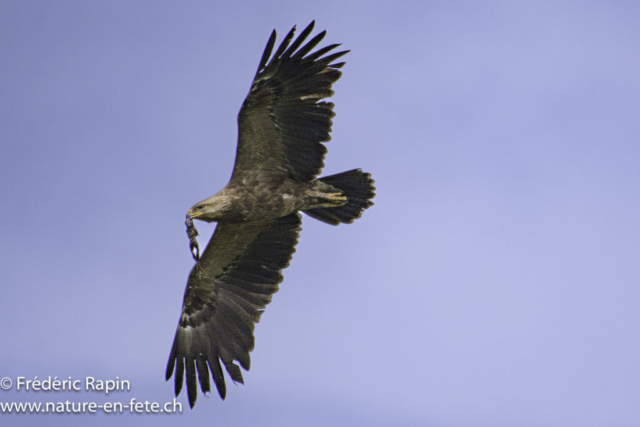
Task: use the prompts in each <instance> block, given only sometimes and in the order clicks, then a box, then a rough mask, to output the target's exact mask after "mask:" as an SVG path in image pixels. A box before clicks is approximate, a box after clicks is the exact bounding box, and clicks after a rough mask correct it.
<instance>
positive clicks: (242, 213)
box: [166, 22, 375, 407]
mask: <svg viewBox="0 0 640 427" xmlns="http://www.w3.org/2000/svg"><path fill="white" fill-rule="evenodd" d="M313 26H314V23H313V22H312V23H311V24H310V25H309V26H308V27H307V28H306V29H305V30H304V31H302V33H301V34H300V35H299V36H298V38H297V39H295V40H294V32H295V27H294V28H293V29H292V30H291V31H290V32H289V33H288V34H287V36H286V37H285V39H284V41H283V42H282V43H281V45H280V46H279V47H278V49H277V51H276V52H275V54H274V55H273V56H271V53H272V50H273V48H274V46H275V41H276V32H275V30H274V31H273V33H272V34H271V37H270V38H269V42H268V43H267V47H266V49H265V51H264V54H263V55H262V59H261V60H260V65H259V66H258V71H257V73H256V76H255V78H254V80H253V83H252V85H251V90H250V91H249V95H248V96H247V98H246V99H245V101H244V103H243V105H242V108H241V110H240V114H239V115H238V148H237V153H236V162H235V166H234V169H233V174H232V176H231V180H230V181H229V183H228V184H227V186H226V187H225V188H223V189H222V190H221V191H220V192H218V193H217V194H215V195H214V196H212V197H209V198H208V199H205V200H203V201H201V202H199V203H196V204H195V205H194V206H193V207H192V208H191V209H190V210H189V212H188V214H187V231H188V234H189V238H190V246H191V250H192V253H193V256H194V259H195V260H196V264H195V265H194V267H193V269H192V270H191V273H190V274H189V278H188V281H187V288H186V290H185V295H184V302H183V307H182V315H181V317H180V322H179V324H178V329H177V331H176V336H175V339H174V342H173V346H172V348H171V354H170V356H169V363H168V365H167V372H166V378H167V380H169V379H170V378H171V376H172V375H173V374H174V371H175V393H176V396H177V395H178V394H179V393H180V391H181V389H182V386H183V382H184V375H185V372H186V383H187V395H188V398H189V404H190V405H191V407H193V405H194V404H195V402H196V398H197V384H198V382H199V383H200V387H201V389H202V391H203V392H204V393H206V392H209V391H211V386H210V381H209V377H210V376H211V377H212V378H213V380H214V383H215V386H216V388H217V390H218V393H219V394H220V396H221V397H222V398H223V399H224V398H225V395H226V386H225V379H224V374H223V370H222V366H224V367H225V370H226V371H227V373H228V374H229V376H230V377H231V379H232V380H233V381H234V382H239V383H243V378H242V373H241V371H240V367H239V366H238V365H236V364H235V363H234V362H235V361H237V362H238V363H239V364H240V366H241V367H242V368H244V369H245V370H249V368H250V364H251V360H250V357H249V352H251V350H253V347H254V336H253V329H254V325H255V323H256V322H258V321H259V320H260V316H261V314H262V312H263V310H264V308H265V307H266V306H267V304H269V302H270V301H271V297H272V295H273V294H274V293H275V292H276V291H277V290H278V284H279V283H280V282H282V274H281V271H282V269H284V268H286V267H287V266H288V265H289V261H290V260H291V256H292V254H293V253H294V252H295V245H296V243H297V241H298V235H299V233H300V229H301V227H300V224H301V216H300V214H299V211H302V212H305V213H307V214H308V215H310V216H312V217H314V218H316V219H319V220H320V221H323V222H326V223H328V224H332V225H338V224H340V223H351V222H353V221H354V220H355V219H357V218H359V217H360V215H361V214H362V212H363V211H364V210H365V209H367V208H368V207H369V206H371V205H372V204H373V203H372V202H371V199H372V198H373V197H374V195H375V193H374V191H375V188H374V186H373V180H372V179H371V177H370V175H369V174H367V173H363V172H362V171H361V170H359V169H354V170H352V171H349V172H343V173H341V174H337V175H332V176H328V177H324V178H320V179H316V178H317V176H318V174H319V173H320V171H321V169H322V167H323V166H324V163H323V160H324V155H325V153H326V151H327V150H326V148H325V146H324V145H323V143H324V142H327V141H329V140H330V135H329V134H330V132H331V124H332V122H331V119H332V118H333V117H334V113H333V104H332V103H330V102H322V99H324V98H328V97H331V96H332V95H333V91H332V90H331V86H332V85H333V83H335V82H336V81H337V80H338V79H339V78H340V75H341V73H340V71H339V68H341V67H342V66H343V65H344V62H339V63H335V62H334V61H335V60H336V59H338V58H339V57H341V56H342V55H344V54H346V53H347V51H342V52H337V53H332V54H329V52H330V51H332V50H333V49H335V48H336V47H337V46H339V45H337V44H334V45H330V46H327V47H325V48H322V49H318V50H317V51H315V52H313V53H311V51H312V50H313V49H314V48H315V47H316V46H317V45H318V43H319V42H320V41H321V40H322V39H323V37H324V36H325V32H324V31H323V32H321V33H320V34H318V35H316V36H315V37H313V38H312V39H311V40H310V41H309V42H308V43H307V44H306V45H304V46H303V43H304V41H305V40H306V38H307V37H308V36H309V34H310V33H311V31H312V30H313ZM194 218H197V219H200V220H203V221H207V222H212V221H216V222H218V225H217V227H216V230H215V232H214V234H213V237H212V238H211V240H210V241H209V244H208V245H207V247H206V249H205V250H204V252H203V253H202V254H201V255H200V253H199V248H198V245H197V241H196V236H197V230H195V227H194V226H193V223H192V219H194ZM220 362H222V364H221V363H220ZM196 376H197V378H196Z"/></svg>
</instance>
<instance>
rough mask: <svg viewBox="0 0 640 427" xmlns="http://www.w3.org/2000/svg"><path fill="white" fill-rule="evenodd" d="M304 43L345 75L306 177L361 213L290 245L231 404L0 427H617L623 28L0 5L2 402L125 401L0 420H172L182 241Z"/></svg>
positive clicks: (632, 298)
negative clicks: (58, 388)
mask: <svg viewBox="0 0 640 427" xmlns="http://www.w3.org/2000/svg"><path fill="white" fill-rule="evenodd" d="M313 19H315V20H316V21H317V25H316V31H315V32H314V34H315V33H317V32H318V31H320V30H322V29H326V30H327V32H328V35H327V37H326V38H325V44H330V43H336V42H341V43H344V47H345V48H346V49H351V50H352V52H351V53H350V54H349V55H348V56H347V57H346V61H347V65H346V66H345V68H344V74H343V77H342V79H341V80H340V81H338V83H337V84H336V85H335V86H334V89H335V90H336V95H335V96H334V98H333V102H335V104H336V107H335V111H336V113H337V117H336V118H335V120H334V126H333V140H332V141H331V142H330V143H329V144H328V148H329V153H328V156H327V159H326V165H327V166H326V168H325V174H332V173H337V172H341V171H344V170H348V169H352V168H356V167H361V168H363V169H364V170H366V171H368V172H371V173H372V175H373V177H374V178H375V179H376V186H377V189H378V190H377V196H376V198H375V203H376V204H375V206H373V207H372V208H371V209H370V210H368V211H367V212H366V213H365V214H364V216H363V217H362V218H361V219H360V220H358V221H357V222H356V223H354V224H352V225H342V226H339V227H331V226H327V225H325V224H322V223H320V222H318V221H315V220H313V219H311V218H308V217H306V218H305V219H304V224H303V228H304V230H303V232H302V235H301V239H300V243H299V245H298V250H297V252H296V254H295V255H294V257H293V261H292V263H291V266H290V267H289V268H288V269H286V270H285V271H284V277H285V280H284V282H283V284H282V285H281V287H280V291H279V292H278V293H277V294H276V295H275V297H274V299H273V302H272V303H271V305H269V307H268V308H267V310H266V313H265V315H264V316H263V317H262V320H261V322H260V323H259V324H258V325H257V326H256V331H255V332H256V348H255V350H254V352H253V353H252V366H251V371H250V372H248V373H245V383H246V385H244V386H242V385H239V386H234V385H233V384H230V385H229V386H228V395H227V399H226V401H224V402H222V401H221V400H220V399H219V398H218V396H217V395H215V394H212V395H210V396H209V398H205V397H203V396H202V395H200V396H199V399H198V402H197V405H196V407H195V409H194V410H190V409H189V408H188V403H187V400H186V396H185V395H184V394H183V395H181V396H180V398H179V401H180V402H182V404H183V413H182V414H174V415H166V414H162V415H151V414H143V415H130V414H111V415H106V414H103V413H98V414H94V415H88V414H85V415H46V416H45V415H13V416H9V415H5V414H0V423H1V424H2V425H9V424H11V425H14V426H41V425H45V424H46V425H51V426H57V425H65V426H67V425H71V426H75V425H82V426H93V425H113V424H117V425H121V426H134V425H135V426H139V425H154V426H169V425H177V424H181V425H211V426H245V425H256V424H258V423H259V424H260V425H264V426H276V425H277V426H328V425H333V426H354V425H358V426H388V425H394V426H417V425H420V426H456V427H458V426H473V427H477V426H493V427H494V426H505V427H506V426H569V425H574V426H578V425H579V426H637V425H638V424H637V423H638V420H640V404H639V402H640V363H638V361H639V360H640V345H639V343H638V338H639V335H640V315H639V313H640V226H639V219H640V167H639V165H638V164H639V161H640V120H639V116H640V114H639V113H640V55H639V51H638V46H639V41H640V26H639V25H638V22H640V6H639V5H638V3H637V2H632V1H593V2H573V1H549V2H546V1H536V2H516V1H485V2H480V1H468V2H464V1H463V2H459V1H447V2H430V1H424V2H417V1H416V2H401V1H394V2H365V1H357V2H356V1H344V0H336V1H333V0H330V1H322V2H306V3H303V2H300V1H268V2H263V1H252V2H229V1H188V2H179V1H171V2H169V1H109V2H107V1H73V2H72V1H56V2H53V1H17V0H1V1H0V56H1V60H0V62H1V65H0V144H1V151H0V196H1V200H2V209H0V236H1V237H0V266H1V268H0V322H1V324H2V327H1V328H0V343H1V344H0V346H1V347H0V377H9V378H11V379H12V380H13V381H14V384H15V381H16V378H17V377H18V376H24V377H26V378H28V379H33V378H34V377H36V376H37V377H38V379H46V378H47V377H49V376H51V377H55V376H57V377H58V378H59V379H67V378H68V377H72V379H81V380H83V381H84V378H85V377H87V376H92V377H95V378H96V379H102V380H107V379H115V378H116V377H118V378H120V379H125V380H128V381H130V382H131V385H132V390H131V391H129V392H113V393H111V394H109V395H108V396H105V395H104V394H103V393H99V392H84V391H83V392H76V393H73V392H48V393H47V392H39V393H37V392H24V391H21V392H17V391H16V390H15V386H14V387H13V388H12V389H11V390H10V391H4V390H0V401H2V402H12V401H15V402H21V401H25V402H26V401H43V402H44V401H65V400H70V401H77V402H81V401H87V402H90V401H95V402H98V403H101V402H107V401H110V402H122V403H124V404H126V403H128V402H129V401H130V400H131V398H136V399H137V400H138V401H145V400H148V401H156V402H159V403H161V404H164V403H165V402H167V401H171V399H172V397H173V384H172V383H165V381H164V371H165V366H166V361H167V358H168V355H169V350H170V346H171V343H172V340H173V336H174V332H175V328H176V325H177V321H178V317H179V313H180V308H181V303H182V297H183V292H184V286H185V282H186V277H187V273H188V271H189V269H190V268H191V266H192V259H191V255H190V254H189V250H188V240H187V236H186V234H185V228H184V215H185V213H186V211H187V209H188V208H189V207H190V206H191V205H192V204H193V203H195V202H197V201H199V200H201V199H203V198H205V197H208V196H210V195H212V194H213V193H215V192H216V191H218V190H219V189H220V188H222V187H223V186H224V185H225V184H226V183H227V180H228V178H229V176H230V174H231V170H232V166H233V160H234V156H235V149H236V137H237V129H236V115H237V113H238V110H239V108H240V105H241V103H242V101H243V100H244V97H245V96H246V94H247V91H248V89H249V86H250V83H251V79H252V78H253V76H254V73H255V71H256V67H257V66H258V62H259V60H260V56H261V54H262V51H263V49H264V46H265V44H266V42H267V39H268V37H269V34H270V32H271V30H272V29H273V28H276V29H277V31H278V34H279V40H280V38H281V37H282V36H283V35H284V34H286V32H287V31H288V30H289V29H290V28H291V27H292V26H293V25H294V24H297V25H298V28H299V30H301V29H302V28H304V27H305V26H306V25H307V24H308V23H309V22H310V21H311V20H313ZM198 228H199V230H200V233H201V237H200V244H201V246H203V247H204V245H205V244H206V242H207V240H208V238H209V235H210V233H211V232H212V230H213V226H209V225H205V224H202V223H198ZM229 382H230V381H229ZM7 423H9V424H7Z"/></svg>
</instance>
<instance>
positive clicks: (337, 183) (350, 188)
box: [303, 169, 376, 225]
mask: <svg viewBox="0 0 640 427" xmlns="http://www.w3.org/2000/svg"><path fill="white" fill-rule="evenodd" d="M318 181H321V182H323V183H325V184H329V185H331V186H332V187H334V188H337V189H338V190H340V191H341V192H342V195H344V196H346V197H347V202H346V203H345V204H343V205H341V206H333V207H327V208H319V209H307V210H304V211H303V212H304V213H306V214H307V215H309V216H312V217H314V218H315V219H317V220H320V221H322V222H326V223H327V224H331V225H338V224H340V223H343V224H350V223H352V222H353V221H355V220H356V219H358V218H360V216H361V215H362V212H364V210H365V209H367V208H368V207H369V206H371V205H373V202H372V201H371V199H373V197H374V196H375V195H376V193H375V190H376V187H374V186H373V183H374V181H373V179H371V175H370V174H368V173H365V172H362V170H361V169H354V170H350V171H348V172H342V173H339V174H336V175H331V176H325V177H324V178H319V179H318Z"/></svg>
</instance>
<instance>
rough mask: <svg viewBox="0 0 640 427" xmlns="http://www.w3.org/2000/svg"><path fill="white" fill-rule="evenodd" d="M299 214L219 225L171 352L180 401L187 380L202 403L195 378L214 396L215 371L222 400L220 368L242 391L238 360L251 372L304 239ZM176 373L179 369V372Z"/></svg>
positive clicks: (194, 274)
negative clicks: (263, 321)
mask: <svg viewBox="0 0 640 427" xmlns="http://www.w3.org/2000/svg"><path fill="white" fill-rule="evenodd" d="M300 224H301V219H300V214H298V213H293V214H291V215H287V216H285V217H282V218H278V219H276V220H272V221H268V222H237V223H222V224H218V226H217V227H216V231H215V233H214V234H213V237H212V238H211V240H210V241H209V244H208V245H207V248H206V249H205V251H204V252H203V254H202V256H201V258H200V261H199V262H198V263H196V265H195V266H194V267H193V269H192V270H191V273H190V274H189V280H188V281H187V288H186V290H185V295H184V303H183V306H182V315H181V317H180V322H179V324H178V329H177V331H176V336H175V338H174V341H173V346H172V348H171V355H170V356H169V362H168V364H167V373H166V378H167V380H169V379H170V378H171V376H172V375H173V373H174V368H176V371H175V393H176V396H177V395H178V394H180V391H181V390H182V383H183V379H184V373H185V371H186V374H187V395H188V398H189V405H191V407H193V405H194V404H195V402H196V398H197V394H198V392H197V382H198V381H197V380H196V372H197V375H198V379H199V382H200V387H201V389H202V392H203V393H207V392H209V391H211V389H210V386H209V370H211V376H212V377H213V380H214V382H215V384H216V387H217V389H218V393H219V394H220V397H222V398H223V399H224V398H225V395H226V386H225V381H224V376H223V373H222V369H221V366H220V360H222V363H223V364H224V366H225V368H226V370H227V372H228V373H229V375H230V376H231V379H232V380H233V381H235V382H239V383H242V382H243V380H242V373H241V372H240V368H239V367H238V365H236V364H235V363H233V362H234V361H235V360H237V361H238V362H240V366H242V367H243V368H244V369H245V370H249V367H250V363H251V362H250V358H249V352H250V351H251V350H253V346H254V337H253V328H254V324H255V323H256V322H258V321H259V320H260V315H261V314H262V312H263V310H264V308H265V307H266V306H267V304H269V302H270V301H271V296H272V295H273V294H274V293H275V292H276V291H277V290H278V284H279V283H280V282H282V274H281V273H280V271H281V270H282V269H283V268H285V267H287V266H288V265H289V261H290V260H291V256H292V255H293V253H294V252H295V245H296V243H297V241H298V234H299V232H300ZM176 365H177V367H176Z"/></svg>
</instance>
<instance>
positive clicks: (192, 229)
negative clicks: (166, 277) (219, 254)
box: [184, 215, 200, 262]
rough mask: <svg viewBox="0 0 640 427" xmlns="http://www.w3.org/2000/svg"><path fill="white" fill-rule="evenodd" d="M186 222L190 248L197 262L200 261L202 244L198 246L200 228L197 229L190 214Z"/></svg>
mask: <svg viewBox="0 0 640 427" xmlns="http://www.w3.org/2000/svg"><path fill="white" fill-rule="evenodd" d="M184 224H185V225H186V226H187V236H189V250H190V251H191V256H192V257H193V259H194V260H195V261H196V262H198V261H200V246H198V241H197V240H196V236H198V230H196V226H195V225H193V219H192V218H191V217H190V216H188V215H187V220H186V221H185V222H184Z"/></svg>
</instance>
